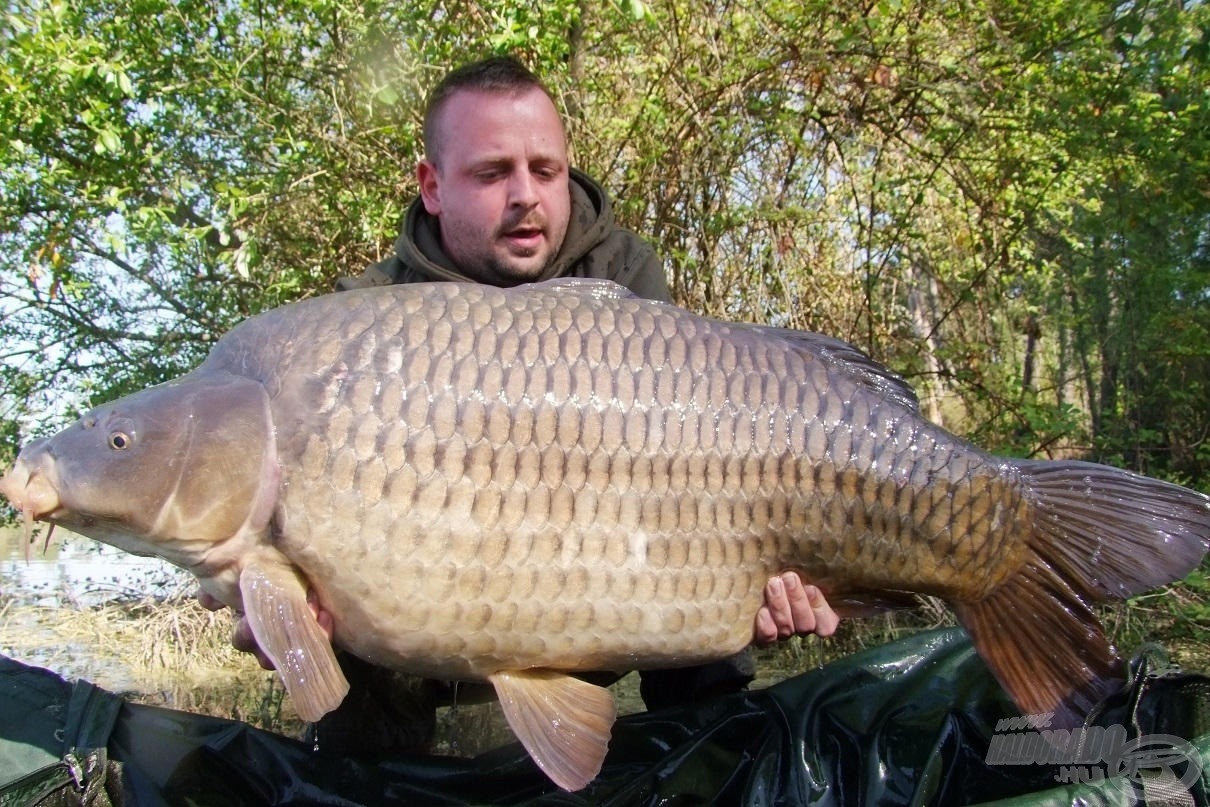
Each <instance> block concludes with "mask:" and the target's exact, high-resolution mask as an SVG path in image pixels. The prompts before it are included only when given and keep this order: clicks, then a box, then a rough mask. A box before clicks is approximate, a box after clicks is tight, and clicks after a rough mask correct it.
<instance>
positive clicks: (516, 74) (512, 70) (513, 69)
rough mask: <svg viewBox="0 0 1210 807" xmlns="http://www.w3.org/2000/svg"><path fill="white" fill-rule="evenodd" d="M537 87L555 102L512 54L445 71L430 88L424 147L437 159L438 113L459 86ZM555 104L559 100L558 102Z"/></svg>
mask: <svg viewBox="0 0 1210 807" xmlns="http://www.w3.org/2000/svg"><path fill="white" fill-rule="evenodd" d="M531 89H538V90H541V91H542V92H544V93H546V97H547V98H549V99H550V100H551V103H555V98H554V96H553V95H551V92H550V90H549V89H548V88H547V86H546V85H545V84H543V83H542V80H541V79H540V78H538V77H537V76H536V75H534V73H533V71H531V70H530V69H529V68H528V67H526V66H525V65H523V64H521V62H519V61H517V59H515V58H514V57H512V56H488V57H487V58H486V59H480V60H479V61H477V62H471V63H470V64H465V65H463V66H461V67H458V68H455V69H453V70H451V71H450V72H449V73H446V75H445V78H443V79H441V81H439V82H437V86H435V87H433V89H432V91H431V92H429V97H428V102H427V103H426V105H425V108H424V131H423V137H424V150H425V153H426V154H427V156H428V158H429V159H430V160H433V161H434V162H436V160H437V156H438V153H437V139H438V138H437V116H438V114H439V113H440V112H441V108H442V107H444V106H445V103H446V102H447V101H448V100H449V99H450V96H452V95H454V93H456V92H458V91H460V90H478V91H479V92H488V93H501V94H507V93H512V94H515V93H521V92H524V91H526V90H531ZM555 106H556V108H557V107H558V104H555Z"/></svg>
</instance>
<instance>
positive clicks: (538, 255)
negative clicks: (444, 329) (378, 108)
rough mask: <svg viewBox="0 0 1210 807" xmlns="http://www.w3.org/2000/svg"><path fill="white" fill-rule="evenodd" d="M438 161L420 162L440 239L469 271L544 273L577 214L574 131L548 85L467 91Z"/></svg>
mask: <svg viewBox="0 0 1210 807" xmlns="http://www.w3.org/2000/svg"><path fill="white" fill-rule="evenodd" d="M437 131H438V135H439V140H438V142H439V143H440V146H439V147H438V149H439V151H438V154H437V155H436V161H437V162H436V163H434V162H432V161H430V160H422V161H421V162H420V164H419V165H418V166H417V167H416V176H417V178H418V179H419V180H420V196H421V199H422V200H423V202H424V207H425V209H426V210H427V211H428V212H429V213H430V214H432V215H434V216H436V217H437V218H438V222H439V224H440V228H441V245H442V247H443V248H444V249H445V252H446V254H447V255H449V256H450V258H451V259H452V260H453V261H454V264H455V265H456V266H457V267H458V268H459V269H460V270H461V271H462V272H464V273H465V274H466V275H467V276H469V277H471V278H474V279H475V280H478V281H481V282H484V283H491V284H494V285H513V284H515V283H523V282H526V281H530V280H535V279H537V278H538V277H539V276H540V275H541V272H542V270H543V269H544V268H545V267H546V266H547V265H548V264H549V263H550V262H551V261H552V260H554V257H555V255H556V254H557V253H558V251H559V248H560V247H561V246H562V245H563V237H564V236H565V235H566V234H567V222H568V219H569V218H570V216H571V191H570V188H569V186H568V167H567V138H566V136H565V135H564V132H563V122H562V120H561V119H560V118H559V113H558V111H557V110H556V109H555V107H554V104H552V103H551V101H550V99H549V98H548V97H547V96H546V94H545V93H544V92H542V91H541V90H540V89H537V88H535V89H532V90H527V91H525V92H522V93H520V94H516V95H513V94H500V93H484V92H479V91H475V90H462V91H460V92H457V93H455V94H454V95H452V96H450V97H449V98H448V99H447V100H446V102H445V106H444V107H443V108H442V109H441V110H440V111H439V116H438V119H437Z"/></svg>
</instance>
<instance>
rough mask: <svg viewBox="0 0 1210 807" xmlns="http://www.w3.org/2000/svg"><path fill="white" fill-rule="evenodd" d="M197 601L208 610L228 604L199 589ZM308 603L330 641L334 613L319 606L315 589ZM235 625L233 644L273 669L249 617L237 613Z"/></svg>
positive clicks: (262, 664)
mask: <svg viewBox="0 0 1210 807" xmlns="http://www.w3.org/2000/svg"><path fill="white" fill-rule="evenodd" d="M197 601H198V602H199V603H201V606H202V607H203V608H205V609H206V610H208V611H218V610H220V609H222V608H225V607H226V606H224V605H223V603H221V602H219V601H218V600H216V599H215V598H214V597H211V596H210V595H209V594H207V593H206V592H204V591H201V590H200V589H199V590H198V593H197ZM307 605H309V606H311V614H312V615H313V616H314V617H315V621H316V622H318V623H319V627H320V628H321V629H322V630H323V632H324V633H325V634H327V636H328V641H329V642H331V641H332V633H333V631H334V630H335V626H334V625H333V624H332V615H331V614H329V613H328V612H327V611H325V610H323V609H322V608H320V607H319V599H318V598H317V597H316V596H315V592H314V591H308V592H307ZM235 616H236V620H235V627H234V628H232V629H231V646H232V647H234V648H235V649H236V650H239V651H241V652H243V653H251V654H252V655H254V656H256V661H257V663H258V664H260V666H261V667H262V668H263V669H266V670H272V669H274V667H273V660H272V659H270V658H269V657H268V656H266V655H265V653H264V651H263V650H261V649H260V645H258V644H257V643H256V637H255V636H254V635H252V625H251V624H249V622H248V617H246V616H244V615H243V614H242V613H238V612H237V613H236V615H235Z"/></svg>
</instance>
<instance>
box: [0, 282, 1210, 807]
mask: <svg viewBox="0 0 1210 807" xmlns="http://www.w3.org/2000/svg"><path fill="white" fill-rule="evenodd" d="M0 490H2V491H3V493H4V495H6V496H7V497H8V498H9V500H10V501H12V502H13V504H14V505H15V506H16V507H17V508H18V509H19V510H20V511H22V512H23V513H24V514H25V516H26V519H27V521H28V520H32V519H41V520H46V521H50V522H52V523H55V524H60V525H63V526H64V527H66V528H68V529H71V530H74V531H76V532H79V533H82V534H84V535H88V536H91V537H94V538H97V539H99V540H102V541H106V542H108V543H111V544H114V545H116V546H118V547H121V548H123V549H126V550H129V551H131V552H136V553H139V554H155V555H160V556H162V557H164V558H167V559H168V560H169V561H171V562H173V563H175V564H177V565H179V566H181V567H183V568H185V569H188V570H189V571H191V572H193V573H194V574H195V575H196V576H197V578H198V580H199V582H200V585H201V587H202V589H203V590H204V591H205V592H207V593H208V594H210V595H211V596H213V597H215V598H217V599H218V600H220V601H222V602H224V603H226V604H227V605H229V606H231V607H232V608H234V609H236V610H237V611H241V612H244V613H246V615H247V617H248V620H249V622H250V624H251V626H252V629H253V632H254V634H255V636H256V639H257V641H258V642H259V644H260V646H261V647H262V649H264V650H265V652H266V653H267V654H268V655H269V656H270V658H271V659H272V660H273V661H274V663H275V664H276V666H277V669H278V671H279V672H280V674H281V676H282V678H283V680H284V682H285V684H286V687H287V689H288V691H289V692H290V694H291V696H292V698H293V699H294V702H295V704H296V707H297V709H298V711H299V714H300V715H301V716H302V717H303V718H304V719H307V720H317V719H318V718H319V717H320V716H322V715H323V714H324V713H326V712H328V711H330V710H331V709H333V708H335V707H336V706H337V705H338V704H339V703H340V701H341V699H342V698H343V697H344V694H345V693H346V691H347V684H346V683H345V681H344V679H343V676H342V675H341V673H340V670H339V668H338V666H337V663H336V660H335V657H334V655H333V652H332V649H331V646H330V644H329V641H328V639H327V636H326V635H325V633H324V632H323V630H321V629H320V627H319V625H318V623H317V621H316V619H315V617H314V615H313V613H312V611H311V610H310V608H309V606H308V604H307V595H308V591H309V590H313V591H314V593H315V595H316V596H317V599H318V603H319V605H320V607H321V608H322V609H323V610H324V611H327V612H328V613H329V614H331V616H332V619H333V623H334V637H333V641H334V642H335V644H337V645H339V646H341V647H343V648H345V649H347V650H349V651H350V652H352V653H355V654H356V655H358V656H361V657H362V658H365V659H367V660H368V661H370V662H373V663H374V664H378V665H383V666H388V667H393V668H396V669H400V670H406V671H410V672H413V673H416V674H419V675H423V676H428V677H433V678H441V679H453V680H457V679H471V680H487V681H490V682H491V683H492V684H493V685H494V687H495V689H496V691H497V694H498V696H499V699H500V702H501V704H502V706H503V709H504V712H505V715H506V717H507V718H508V721H509V723H510V725H511V726H512V728H513V730H514V732H515V733H516V734H517V736H518V737H519V739H520V740H521V741H522V742H523V743H524V745H525V747H526V748H527V750H528V751H529V752H530V754H531V756H532V757H533V758H534V759H535V761H536V762H537V763H538V765H539V766H540V767H541V768H542V769H543V770H544V771H546V773H547V774H548V775H549V776H550V777H551V778H552V779H553V780H554V781H555V783H556V784H558V785H560V786H561V787H564V788H566V789H569V790H575V789H579V788H581V787H583V786H584V785H586V784H587V783H588V782H589V781H591V780H592V778H593V777H594V776H595V775H596V774H597V772H598V771H599V769H600V766H601V762H602V760H603V758H604V755H605V752H606V747H607V744H608V740H609V732H610V727H611V725H612V722H613V719H614V714H615V712H614V707H613V702H612V697H611V696H610V695H609V693H608V691H607V690H603V689H600V688H599V687H595V686H593V685H591V684H588V683H585V682H583V681H581V680H579V679H577V678H575V677H573V676H571V675H569V674H568V673H572V672H575V671H583V670H630V669H652V668H657V667H671V666H685V665H692V664H696V663H700V662H703V661H706V660H709V659H716V658H722V657H725V656H728V655H730V654H733V653H735V652H737V651H739V650H740V649H741V648H743V647H744V646H745V645H747V644H748V643H749V641H750V639H751V635H752V617H753V615H754V614H755V613H756V611H757V609H758V607H759V606H760V605H761V601H762V588H763V586H764V584H765V581H766V580H767V579H768V578H769V577H770V575H772V574H777V573H780V572H782V571H785V570H793V571H797V572H798V573H799V574H801V575H802V576H803V578H804V579H806V580H808V581H810V582H812V583H814V584H816V585H818V586H819V587H820V588H821V589H822V590H823V591H824V593H825V594H826V596H827V597H828V599H829V601H831V602H832V603H834V604H836V605H840V606H842V609H843V608H845V607H849V606H851V607H860V606H862V605H863V604H864V605H871V604H873V605H885V604H888V603H894V602H902V601H903V599H904V598H905V596H907V595H908V594H909V593H919V594H928V595H934V596H937V597H941V598H943V599H944V600H945V601H946V602H947V603H948V604H949V605H950V606H951V607H952V608H953V609H954V611H955V613H956V615H957V617H958V619H959V621H960V622H961V624H962V625H963V626H964V627H965V628H966V630H967V631H968V632H969V634H970V636H971V639H972V641H973V644H974V646H975V648H976V649H977V650H978V652H979V653H980V655H981V656H982V657H983V658H984V659H985V660H986V662H987V664H988V665H989V667H990V668H991V670H992V671H993V673H994V674H995V676H996V677H997V679H998V680H999V681H1000V683H1001V684H1002V685H1003V687H1004V688H1005V690H1006V691H1007V692H1008V693H1009V695H1010V696H1011V697H1012V698H1013V699H1014V701H1015V702H1016V703H1017V705H1018V706H1019V707H1020V708H1021V709H1022V710H1023V711H1024V712H1026V713H1032V714H1042V713H1047V712H1052V713H1054V714H1055V715H1056V723H1063V722H1066V723H1069V724H1074V723H1075V722H1076V721H1078V720H1079V718H1080V716H1081V715H1082V714H1083V713H1085V712H1086V711H1087V710H1088V709H1090V708H1091V707H1092V706H1093V705H1094V704H1095V703H1096V702H1097V701H1098V700H1099V699H1101V698H1102V697H1104V696H1105V695H1107V694H1109V693H1111V692H1112V691H1114V690H1115V689H1116V688H1117V687H1118V686H1119V679H1120V677H1121V674H1122V673H1121V670H1120V664H1119V662H1118V660H1117V658H1116V655H1115V653H1114V651H1113V649H1112V648H1111V647H1110V646H1109V644H1108V642H1107V640H1106V638H1105V636H1104V634H1103V632H1102V629H1101V627H1100V625H1099V624H1098V622H1097V620H1096V618H1095V616H1094V615H1093V613H1092V611H1091V610H1090V604H1091V603H1094V602H1097V601H1101V600H1105V599H1109V598H1122V597H1126V596H1130V595H1132V594H1135V593H1137V592H1140V591H1143V590H1145V589H1149V588H1152V587H1155V586H1159V585H1162V584H1165V583H1168V582H1170V581H1172V580H1174V579H1178V578H1180V577H1182V576H1184V575H1185V574H1186V573H1188V572H1189V571H1190V570H1191V569H1193V568H1194V567H1196V566H1197V564H1198V563H1199V562H1200V560H1201V558H1202V557H1203V555H1204V554H1205V552H1206V549H1207V540H1208V536H1210V500H1208V499H1207V498H1206V497H1205V496H1203V495H1201V494H1199V493H1195V492H1193V491H1189V490H1186V489H1184V488H1181V487H1178V486H1176V485H1172V484H1168V483H1165V482H1160V481H1156V480H1153V479H1148V478H1146V477H1142V476H1138V475H1135V474H1132V473H1129V472H1126V471H1121V470H1118V469H1114V468H1110V467H1107V466H1102V465H1096V464H1091V463H1082V462H1074V461H1071V462H1066V461H1064V462H1045V461H1026V460H1016V459H1006V458H999V457H995V456H992V455H989V454H988V453H986V452H983V451H981V450H979V449H977V448H976V447H974V446H972V445H971V444H969V443H968V442H966V441H964V440H962V439H960V438H958V437H956V436H954V435H952V434H950V433H949V432H947V431H945V430H944V429H941V428H940V427H938V426H936V425H934V424H932V423H930V422H928V421H926V420H925V419H924V418H923V417H922V416H921V414H920V412H919V411H918V407H917V403H916V398H915V395H914V394H913V392H912V390H911V389H910V387H908V386H907V385H906V383H905V382H903V381H902V380H901V379H899V378H898V377H896V376H894V375H893V374H892V373H891V372H890V371H888V370H886V369H885V368H883V367H881V366H880V365H878V364H876V363H875V362H873V361H872V360H870V359H869V358H867V357H866V356H865V355H864V354H862V353H860V352H859V351H857V350H856V349H855V348H853V347H850V346H849V345H846V344H844V343H842V342H839V341H836V340H833V339H829V338H827V337H822V336H819V335H816V334H809V333H803V332H798V331H789V330H782V329H777V328H771V327H762V326H755V325H744V324H733V323H725V322H720V321H716V320H711V319H706V318H703V317H699V316H695V315H693V314H691V313H689V312H687V311H684V310H682V309H680V308H677V307H674V306H671V305H667V304H661V303H656V302H651V301H647V300H642V299H639V298H637V297H634V296H632V295H630V294H629V293H628V292H625V291H624V290H623V289H622V288H621V287H619V286H616V285H614V284H612V283H609V282H606V281H552V282H548V283H544V284H538V285H534V286H528V287H518V288H515V289H498V288H493V287H488V286H479V285H464V284H453V283H440V284H420V285H405V286H392V287H387V288H378V289H372V290H364V291H351V292H345V293H341V294H333V295H327V296H324V297H319V298H316V299H311V300H307V301H304V302H301V303H297V304H294V305H289V306H285V307H282V308H278V309H275V310H272V311H269V312H267V313H265V314H262V315H260V316H257V317H254V318H252V319H250V320H248V321H246V322H244V323H242V324H241V325H239V326H237V327H236V328H234V329H233V330H231V331H230V332H229V333H228V334H227V335H225V336H224V337H223V338H222V339H221V340H220V341H219V342H218V343H217V344H216V346H215V347H214V349H213V350H212V352H211V353H210V355H209V356H208V357H207V359H206V360H205V361H204V362H203V363H202V364H201V365H200V366H199V367H198V368H197V369H196V370H194V371H193V372H191V373H188V374H187V375H185V376H182V377H181V378H179V379H177V380H174V381H171V382H168V383H166V384H162V385H160V386H157V387H152V388H150V389H147V390H144V391H142V392H140V393H137V394H134V395H131V396H129V397H126V398H123V399H121V400H118V401H115V402H112V403H109V404H106V405H103V406H101V407H99V408H97V409H95V410H93V411H92V412H90V413H89V414H87V415H85V416H84V417H83V418H82V419H81V420H80V421H79V422H77V423H76V424H74V425H72V426H70V427H68V428H67V429H65V430H64V431H62V432H60V433H59V434H57V435H55V436H53V437H51V438H49V439H46V440H39V441H36V442H33V443H31V444H30V445H28V446H26V447H25V449H24V450H23V451H22V452H21V454H20V455H19V457H18V459H17V461H16V464H15V466H14V468H13V469H12V470H11V471H10V472H9V474H8V475H7V476H6V477H5V478H4V479H3V481H2V482H0ZM842 609H838V610H842Z"/></svg>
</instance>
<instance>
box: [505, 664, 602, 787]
mask: <svg viewBox="0 0 1210 807" xmlns="http://www.w3.org/2000/svg"><path fill="white" fill-rule="evenodd" d="M488 680H489V681H491V683H492V685H493V686H494V687H495V688H496V695H497V697H499V699H500V705H501V706H502V707H503V709H504V716H505V718H506V719H507V720H508V725H509V726H511V727H512V730H513V733H514V734H516V735H517V739H519V740H520V741H521V744H522V745H524V746H525V750H526V751H528V752H529V755H530V756H531V757H532V758H533V760H534V762H536V763H537V765H538V767H539V768H541V769H542V771H543V772H544V773H545V774H546V775H547V776H549V777H550V778H551V781H553V782H554V783H555V784H556V785H558V786H559V787H561V788H563V789H564V790H569V791H575V790H580V789H582V788H584V787H585V786H586V785H587V784H588V783H589V782H591V781H592V780H593V779H595V778H596V776H597V774H598V773H600V771H601V765H602V763H603V762H604V760H605V752H606V751H607V750H608V747H609V733H610V729H611V728H612V727H613V722H614V720H615V718H616V717H617V706H616V705H615V704H614V700H613V695H612V694H611V693H610V692H609V690H607V689H603V688H602V687H599V686H596V685H595V684H590V683H588V682H586V681H581V680H580V679H578V678H573V677H572V676H570V675H567V674H565V673H560V672H555V671H553V670H517V671H512V672H499V673H495V674H494V675H489V676H488Z"/></svg>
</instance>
